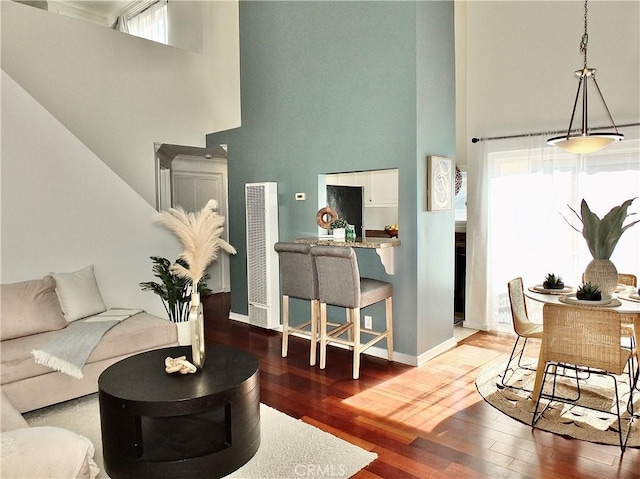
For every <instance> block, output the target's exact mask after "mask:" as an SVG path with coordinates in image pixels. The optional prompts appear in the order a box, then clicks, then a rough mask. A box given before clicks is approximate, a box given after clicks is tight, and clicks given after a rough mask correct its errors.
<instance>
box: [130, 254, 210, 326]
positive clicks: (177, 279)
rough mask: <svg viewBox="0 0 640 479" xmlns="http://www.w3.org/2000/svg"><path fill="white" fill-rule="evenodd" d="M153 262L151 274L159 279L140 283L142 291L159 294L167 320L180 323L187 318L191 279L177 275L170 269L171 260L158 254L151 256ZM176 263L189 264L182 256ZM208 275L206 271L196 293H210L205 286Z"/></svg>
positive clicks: (185, 266) (185, 265)
mask: <svg viewBox="0 0 640 479" xmlns="http://www.w3.org/2000/svg"><path fill="white" fill-rule="evenodd" d="M151 261H152V262H153V267H152V271H153V275H154V276H155V277H156V278H158V279H159V280H160V281H145V282H143V283H140V287H141V288H142V291H152V292H153V293H155V294H157V295H158V296H160V299H161V300H162V305H163V306H164V309H165V311H166V312H167V315H168V316H169V320H170V321H171V322H173V323H182V322H185V321H188V320H189V303H190V302H191V281H190V280H189V279H188V278H185V277H183V276H178V275H177V274H175V273H174V272H173V271H171V262H170V261H169V260H168V259H166V258H162V257H160V256H151ZM176 263H177V264H180V265H182V266H183V267H184V268H186V269H189V264H188V263H187V262H186V261H185V260H184V259H182V258H178V259H177V260H176ZM209 278H210V275H209V274H208V273H207V274H205V275H204V276H203V277H202V280H201V281H200V282H199V283H198V293H200V294H201V295H207V294H211V289H209V287H208V286H207V280H209Z"/></svg>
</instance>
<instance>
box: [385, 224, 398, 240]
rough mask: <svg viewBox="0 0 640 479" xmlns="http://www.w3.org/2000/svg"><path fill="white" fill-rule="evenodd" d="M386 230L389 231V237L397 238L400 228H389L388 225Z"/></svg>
mask: <svg viewBox="0 0 640 479" xmlns="http://www.w3.org/2000/svg"><path fill="white" fill-rule="evenodd" d="M384 232H385V233H387V235H388V236H389V237H391V238H397V237H398V229H397V228H389V227H388V226H385V228H384Z"/></svg>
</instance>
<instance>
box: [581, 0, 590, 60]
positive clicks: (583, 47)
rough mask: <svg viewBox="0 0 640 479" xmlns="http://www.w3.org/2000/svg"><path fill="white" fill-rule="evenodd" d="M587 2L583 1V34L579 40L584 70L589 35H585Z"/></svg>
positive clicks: (586, 0)
mask: <svg viewBox="0 0 640 479" xmlns="http://www.w3.org/2000/svg"><path fill="white" fill-rule="evenodd" d="M588 1H589V0H584V34H583V35H582V38H581V39H580V51H581V52H583V53H584V69H585V70H586V69H587V43H589V34H588V33H587V12H588V8H587V2H588Z"/></svg>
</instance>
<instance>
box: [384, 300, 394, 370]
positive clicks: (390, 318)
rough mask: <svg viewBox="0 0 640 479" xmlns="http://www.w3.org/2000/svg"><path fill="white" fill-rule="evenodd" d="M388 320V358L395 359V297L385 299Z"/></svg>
mask: <svg viewBox="0 0 640 479" xmlns="http://www.w3.org/2000/svg"><path fill="white" fill-rule="evenodd" d="M385 306H386V314H385V318H386V321H387V359H388V360H389V361H393V298H392V297H388V298H387V299H386V300H385Z"/></svg>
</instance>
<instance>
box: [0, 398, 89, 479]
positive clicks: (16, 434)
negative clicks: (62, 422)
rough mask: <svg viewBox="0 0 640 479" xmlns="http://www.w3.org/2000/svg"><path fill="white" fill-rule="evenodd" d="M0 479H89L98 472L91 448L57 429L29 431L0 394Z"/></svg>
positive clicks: (47, 428) (19, 416)
mask: <svg viewBox="0 0 640 479" xmlns="http://www.w3.org/2000/svg"><path fill="white" fill-rule="evenodd" d="M0 411H1V412H2V418H1V419H0V426H1V429H0V431H1V432H2V434H0V436H1V440H2V444H1V451H2V465H1V466H0V476H1V477H2V478H3V479H13V478H15V479H18V478H19V479H25V478H39V479H42V478H65V479H93V478H95V477H96V475H97V474H98V472H99V469H98V466H97V465H96V463H95V461H94V460H93V455H94V453H95V448H94V445H93V444H92V443H91V441H89V440H88V439H87V438H86V437H84V436H80V435H78V434H76V433H74V432H72V431H69V430H67V429H64V428H61V427H29V425H28V424H27V421H25V420H24V418H23V417H22V415H21V414H20V413H19V412H18V410H17V409H16V408H15V407H13V405H12V404H11V402H9V400H8V399H7V396H6V395H5V394H4V393H2V392H0Z"/></svg>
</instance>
